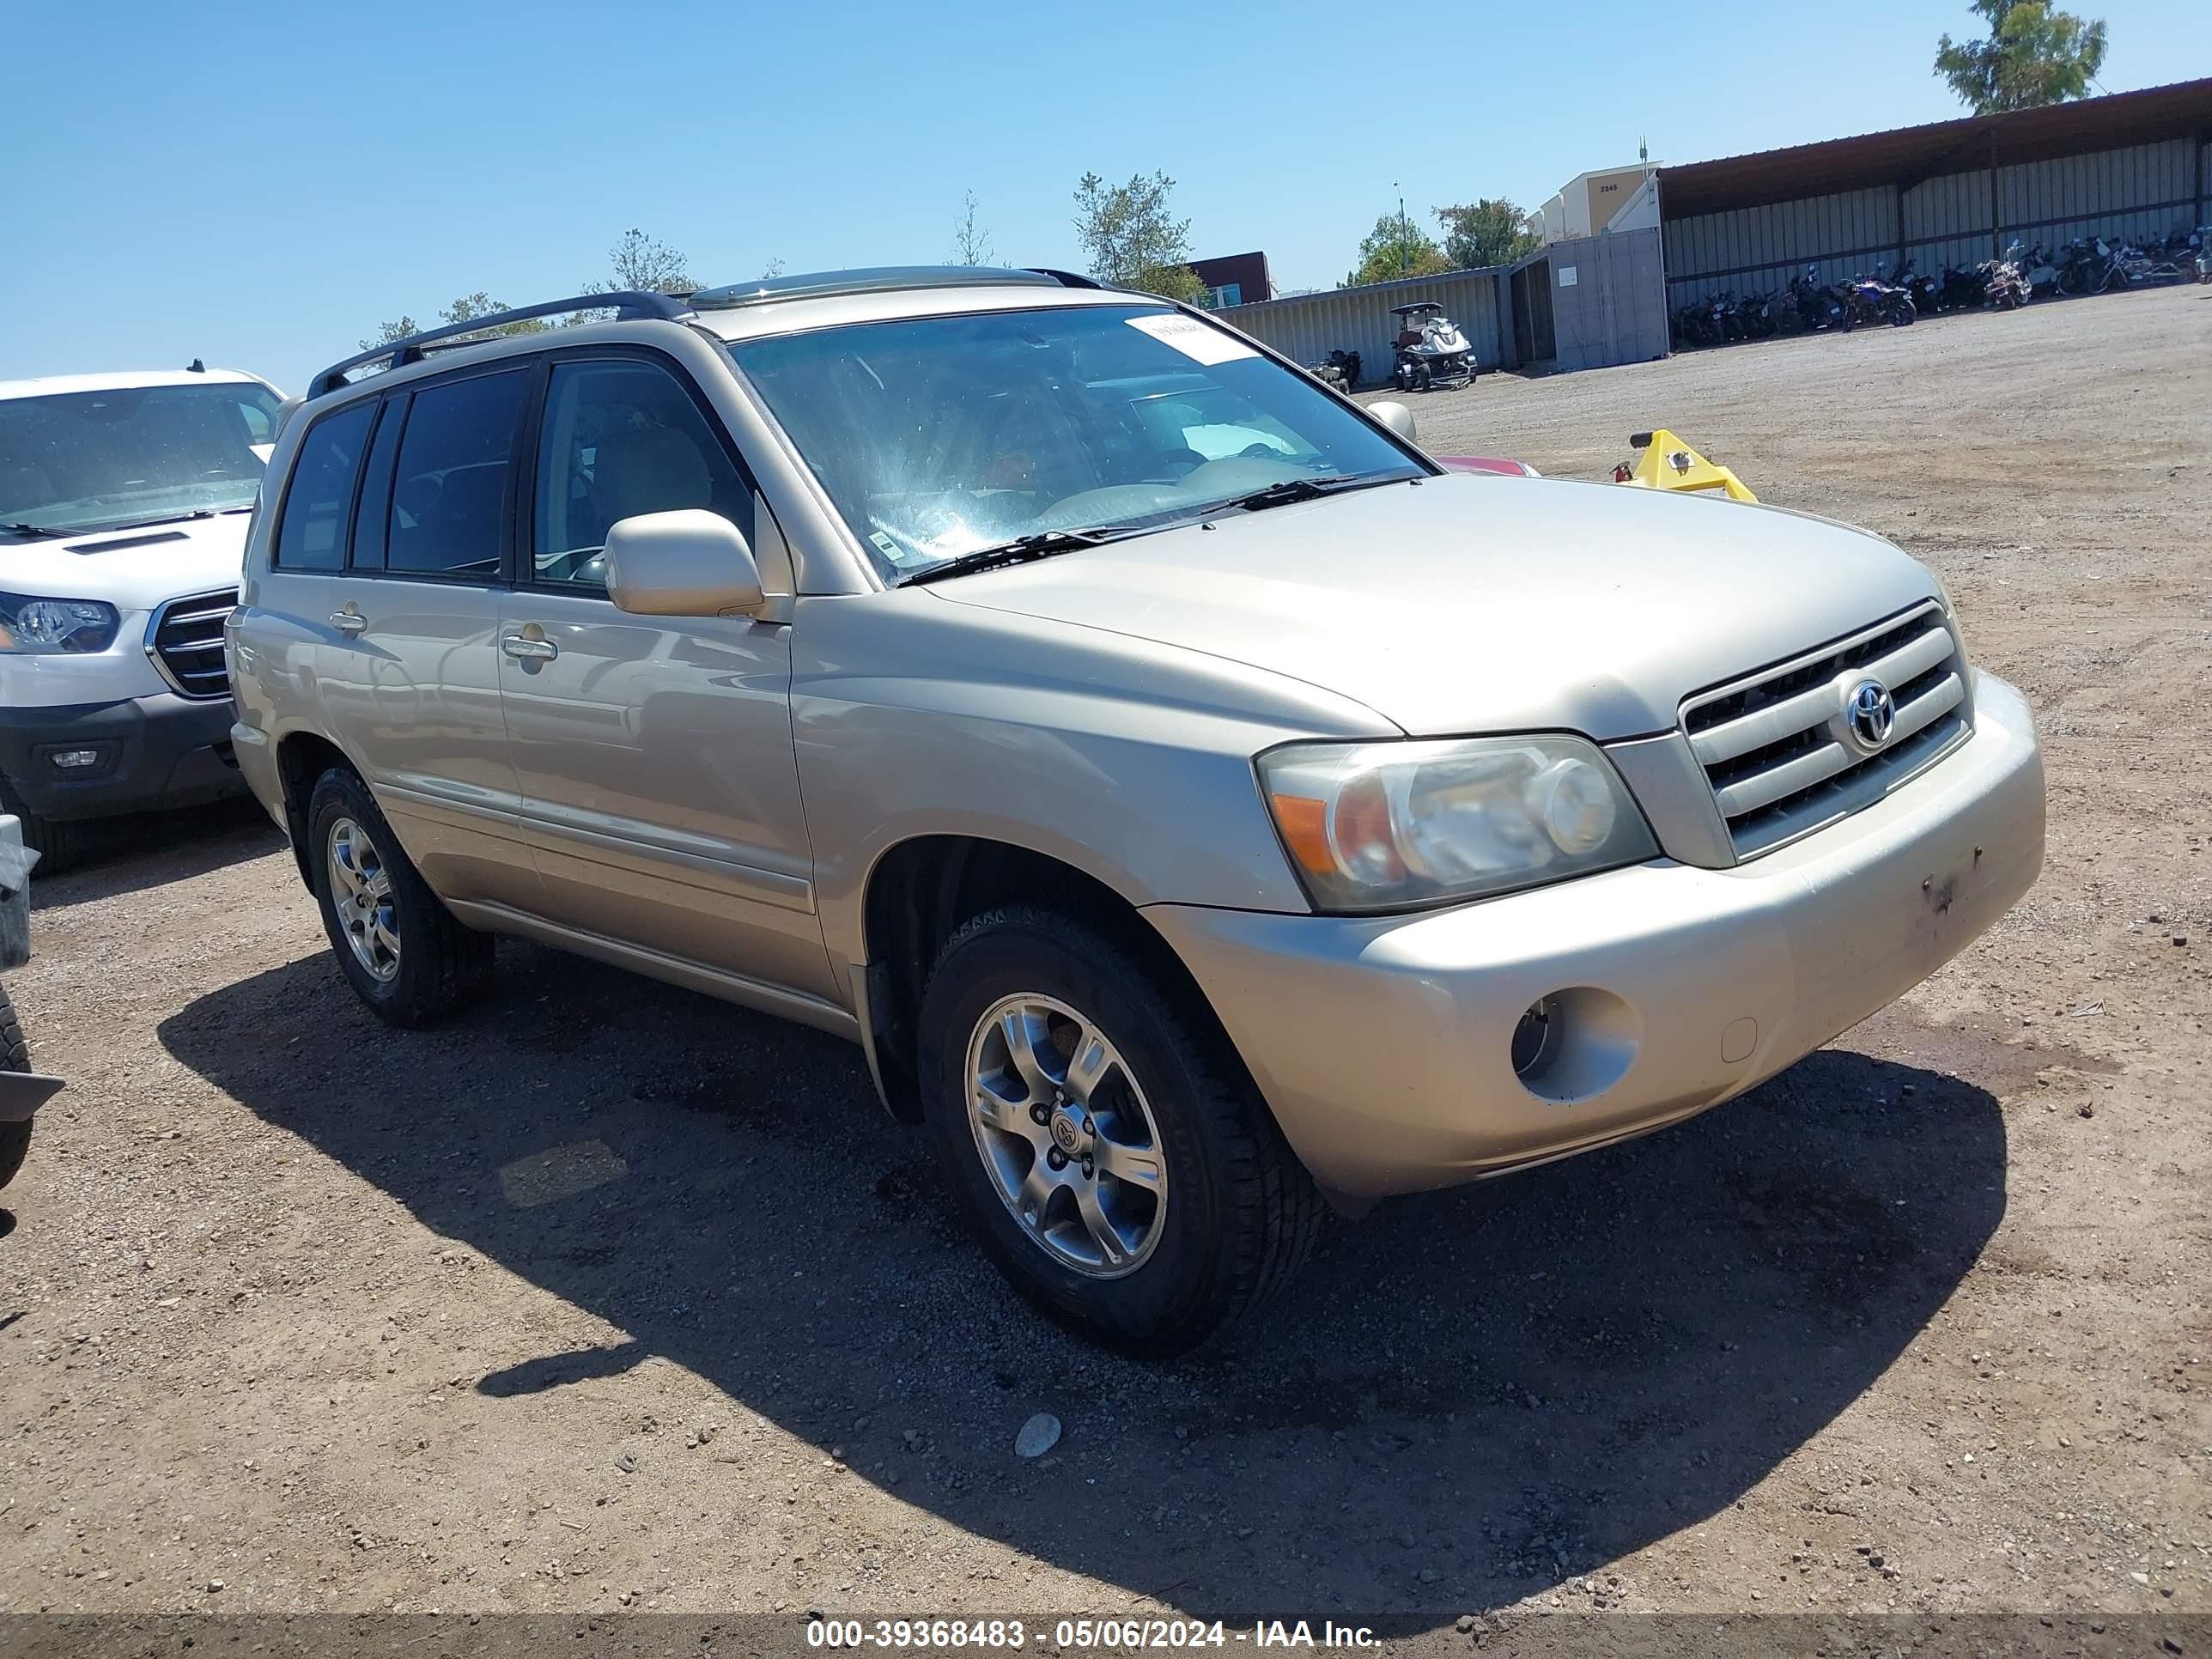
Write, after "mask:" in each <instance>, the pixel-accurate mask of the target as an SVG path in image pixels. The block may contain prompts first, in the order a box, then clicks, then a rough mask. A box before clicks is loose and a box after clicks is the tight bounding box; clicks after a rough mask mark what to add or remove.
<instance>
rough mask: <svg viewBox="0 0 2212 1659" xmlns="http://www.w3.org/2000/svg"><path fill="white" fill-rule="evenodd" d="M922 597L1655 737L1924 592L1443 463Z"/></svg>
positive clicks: (1497, 722) (1863, 545)
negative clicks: (1763, 672)
mask: <svg viewBox="0 0 2212 1659" xmlns="http://www.w3.org/2000/svg"><path fill="white" fill-rule="evenodd" d="M928 591H929V592H933V593H935V594H937V595H938V596H939V597H940V598H943V599H948V600H951V601H953V602H955V603H957V604H961V605H984V606H988V607H991V608H993V609H996V610H1000V611H1013V612H1016V613H1018V614H1021V615H1025V616H1032V617H1041V618H1050V619H1052V620H1054V621H1057V622H1062V623H1076V624H1079V625H1080V626H1084V627H1088V628H1099V629H1112V630H1113V631H1115V632H1116V633H1121V634H1127V635H1137V636H1139V637H1141V638H1144V639H1148V640H1158V641H1164V642H1165V643H1168V644H1172V645H1178V646H1182V647H1186V648H1188V649H1189V650H1193V651H1203V652H1206V653H1210V654H1212V655H1213V656H1216V657H1224V658H1228V659H1232V660H1234V661H1237V662H1242V663H1247V664H1249V665H1252V666H1254V667H1255V668H1261V669H1265V670H1267V671H1270V672H1273V673H1276V674H1282V675H1287V676H1289V677H1291V678H1294V679H1299V680H1304V681H1307V682H1309V683H1311V684H1316V685H1320V686H1323V687H1326V688H1328V690H1332V691H1335V692H1338V693H1340V694H1341V695H1343V696H1348V697H1352V698H1354V699H1357V700H1358V702H1363V703H1364V704H1366V705H1367V706H1368V707H1369V708H1372V709H1374V710H1375V711H1376V713H1377V714H1381V715H1383V717H1384V718H1385V719H1387V720H1391V721H1393V722H1395V724H1396V725H1398V726H1401V727H1402V728H1403V729H1404V730H1406V731H1407V732H1411V733H1413V734H1415V735H1417V736H1443V735H1447V734H1471V733H1475V732H1511V731H1528V730H1545V729H1551V730H1557V729H1568V730H1572V731H1577V732H1583V733H1585V734H1586V735H1588V736H1589V737H1592V738H1598V739H1600V740H1601V741H1606V740H1611V739H1613V738H1626V737H1637V736H1642V735H1645V734H1648V733H1651V732H1662V731H1670V730H1672V729H1673V728H1674V725H1675V720H1676V708H1677V707H1678V705H1679V704H1680V702H1681V700H1682V699H1683V698H1684V697H1685V696H1688V695H1689V694H1690V693H1691V692H1692V691H1698V690H1704V689H1705V687H1707V686H1711V685H1713V684H1718V683H1719V682H1721V681H1723V680H1728V679H1732V678H1735V677H1736V676H1738V675H1741V674H1743V673H1746V672H1747V671H1751V670H1753V669H1756V668H1760V667H1764V666H1765V665H1767V664H1769V663H1771V662H1775V661H1778V660H1779V659H1783V658H1785V657H1790V656H1794V655H1796V654H1797V653H1800V652H1802V651H1805V650H1808V649H1809V648H1811V647H1814V646H1817V645H1820V644H1823V643H1825V642H1826V641H1829V640H1832V639H1835V638H1837V637H1838V636H1839V635H1844V634H1848V633H1850V632H1852V631H1853V630H1855V629H1858V628H1860V627H1863V626H1864V625H1865V624H1866V623H1871V622H1875V621H1877V620H1879V619H1881V618H1882V617H1887V616H1889V615H1891V614H1892V613H1893V612H1895V611H1901V610H1903V609H1905V607H1906V606H1908V605H1915V604H1917V603H1919V602H1920V601H1922V600H1923V599H1928V598H1929V597H1930V596H1932V595H1933V594H1935V593H1936V579H1935V577H1934V576H1933V575H1932V574H1929V571H1928V570H1927V569H1925V568H1923V566H1922V565H1920V564H1919V563H1918V562H1917V561H1915V560H1914V559H1912V558H1911V557H1909V556H1906V555H1905V553H1903V552H1901V551H1899V550H1898V549H1897V548H1895V547H1893V546H1892V545H1891V544H1889V543H1887V542H1886V541H1883V540H1881V538H1878V537H1875V536H1872V535H1869V534H1868V533H1867V532H1863V531H1857V530H1852V529H1849V528H1847V527H1845V526H1841V525H1837V524H1832V523H1829V522H1827V521H1826V520H1818V519H1811V518H1807V517H1805V516H1803V515H1801V514H1798V513H1790V512H1784V511H1778V510H1776V509H1773V508H1770V507H1753V506H1749V505H1747V504H1745V503H1742V502H1737V501H1721V500H1717V499H1701V498H1699V497H1695V496H1689V495H1676V494H1671V493H1668V492H1664V491H1659V490H1651V489H1632V488H1627V487H1624V486H1622V485H1619V484H1588V483H1569V482H1566V481H1564V480H1556V481H1555V480H1548V479H1547V480H1532V479H1527V478H1504V477H1474V476H1457V477H1441V478H1430V479H1427V480H1425V481H1424V482H1423V483H1421V484H1419V486H1418V487H1417V486H1413V485H1407V484H1394V485H1384V486H1382V487H1379V488H1377V489H1371V490H1363V491H1358V492H1356V493H1354V494H1352V495H1341V496H1338V497H1336V498H1334V500H1323V501H1312V502H1308V503H1304V504H1302V505H1300V506H1297V507H1277V508H1274V509H1273V510H1272V511H1268V512H1263V513H1228V514H1225V515H1224V516H1223V517H1222V518H1221V519H1220V520H1218V521H1217V522H1216V523H1215V524H1214V525H1213V526H1212V527H1211V528H1200V526H1196V525H1191V526H1186V527H1183V528H1181V529H1176V530H1170V531H1163V532H1159V533H1158V534H1156V535H1151V536H1145V537H1140V538H1137V539H1135V540H1133V541H1130V542H1127V543H1123V544H1117V545H1113V546H1108V547H1102V548H1097V549H1086V550H1084V551H1082V552H1079V553H1072V554H1066V555H1063V556H1060V557H1057V558H1053V559H1048V560H1043V561H1041V562H1037V563H1034V564H1028V565H1019V566H1016V567H1013V568H1010V569H1006V570H999V571H991V572H987V573H985V574H980V575H975V576H965V577H962V578H960V579H958V580H954V581H948V582H945V583H943V584H941V585H938V586H932V587H931V588H930V589H929V590H928Z"/></svg>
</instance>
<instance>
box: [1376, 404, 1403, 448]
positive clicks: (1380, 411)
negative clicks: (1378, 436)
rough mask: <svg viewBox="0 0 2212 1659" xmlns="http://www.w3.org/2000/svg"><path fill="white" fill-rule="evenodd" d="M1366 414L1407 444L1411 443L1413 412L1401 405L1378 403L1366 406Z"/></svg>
mask: <svg viewBox="0 0 2212 1659" xmlns="http://www.w3.org/2000/svg"><path fill="white" fill-rule="evenodd" d="M1367 412H1368V413H1369V414H1370V415H1372V416H1374V417H1375V418H1376V420H1378V421H1380V422H1383V425H1385V426H1387V427H1389V428H1390V430H1391V431H1393V432H1395V433H1396V434H1397V435H1399V436H1400V437H1401V438H1403V439H1404V440H1405V441H1407V443H1412V442H1413V410H1410V409H1408V408H1407V407H1406V405H1405V404H1394V403H1380V404H1368V405H1367Z"/></svg>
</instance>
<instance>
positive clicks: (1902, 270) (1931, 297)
mask: <svg viewBox="0 0 2212 1659" xmlns="http://www.w3.org/2000/svg"><path fill="white" fill-rule="evenodd" d="M1889 280H1890V283H1891V284H1892V285H1893V286H1894V287H1897V288H1901V289H1904V290H1905V294H1906V295H1907V296H1908V297H1910V298H1911V301H1912V309H1913V310H1914V311H1915V312H1916V313H1918V314H1919V315H1921V316H1923V317H1932V316H1934V315H1935V314H1936V312H1937V311H1939V310H1941V309H1942V305H1943V284H1942V283H1940V282H1938V281H1937V280H1936V278H1935V277H1933V276H1922V275H1920V274H1919V273H1918V272H1917V271H1916V270H1913V269H1912V261H1911V260H1910V259H1906V260H1904V261H1902V262H1900V263H1899V265H1898V267H1897V270H1895V271H1894V272H1893V274H1892V275H1891V276H1890V279H1889Z"/></svg>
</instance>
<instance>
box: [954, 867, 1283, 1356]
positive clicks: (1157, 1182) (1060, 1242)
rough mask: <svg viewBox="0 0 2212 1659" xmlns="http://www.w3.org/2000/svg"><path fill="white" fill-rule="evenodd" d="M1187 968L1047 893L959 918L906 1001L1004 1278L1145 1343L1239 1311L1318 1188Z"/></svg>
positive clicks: (1189, 1342)
mask: <svg viewBox="0 0 2212 1659" xmlns="http://www.w3.org/2000/svg"><path fill="white" fill-rule="evenodd" d="M1190 995H1191V994H1190V993H1189V992H1188V989H1187V988H1185V987H1177V986H1175V985H1173V984H1171V983H1169V982H1166V981H1164V980H1163V979H1162V977H1161V976H1160V975H1157V974H1155V973H1153V972H1152V971H1150V970H1148V969H1146V967H1145V966H1144V965H1142V964H1141V963H1140V962H1139V960H1138V959H1137V957H1135V956H1134V955H1133V954H1132V953H1131V952H1129V951H1126V950H1125V949H1123V948H1122V946H1121V945H1118V944H1116V943H1115V942H1113V941H1112V940H1109V939H1107V938H1106V937H1104V936H1103V935H1102V934H1100V933H1097V932H1096V931H1094V930H1093V929H1091V928H1090V927H1086V926H1085V925H1084V924H1082V923H1080V922H1079V921H1073V920H1072V919H1070V918H1068V917H1066V916H1063V915H1059V914H1057V913H1055V912H1053V911H1049V910H1043V909H1037V908H1030V907H1027V906H1018V907H1010V908H1002V909H997V910H993V911H989V912H987V913H985V914H984V915H980V916H977V917H975V919H973V920H972V921H969V922H968V923H967V924H966V925H965V926H963V927H961V928H960V929H959V930H958V931H957V933H954V934H953V936H952V938H951V940H950V941H949V942H948V943H947V944H946V945H945V950H944V951H943V953H942V954H941V955H940V956H939V958H938V962H937V966H936V969H935V970H934V972H933V974H932V975H931V976H930V981H929V987H928V990H927V994H925V995H924V997H923V1000H922V1008H921V1066H922V1075H923V1078H924V1079H925V1085H926V1089H927V1115H928V1122H929V1133H930V1135H931V1138H932V1139H933V1141H934V1143H935V1147H936V1152H937V1156H938V1158H939V1161H940V1163H941V1164H942V1165H943V1167H944V1169H945V1174H946V1176H947V1178H948V1179H949V1181H950V1182H951V1186H952V1188H953V1190H954V1193H955V1194H956V1195H957V1199H958V1200H959V1204H960V1207H961V1208H962V1210H963V1212H965V1213H966V1215H967V1218H968V1220H969V1224H970V1225H972V1226H973V1227H974V1229H975V1231H976V1233H977V1234H978V1236H979V1237H981V1240H982V1243H983V1245H984V1248H985V1249H987V1251H988V1252H989V1253H990V1255H991V1257H992V1259H993V1260H994V1261H995V1262H996V1263H997V1265H998V1267H999V1268H1000V1271H1001V1272H1002V1273H1005V1274H1006V1277H1007V1279H1010V1280H1011V1281H1012V1284H1013V1285H1014V1287H1015V1289H1017V1290H1018V1291H1020V1292H1021V1293H1022V1295H1023V1296H1024V1297H1027V1298H1028V1299H1029V1300H1030V1301H1031V1302H1033V1303H1035V1304H1036V1305H1037V1306H1039V1307H1040V1308H1042V1309H1043V1310H1045V1311H1046V1312H1048V1313H1049V1314H1051V1315H1052V1316H1054V1317H1056V1318H1059V1319H1060V1320H1063V1321H1065V1322H1067V1323H1069V1324H1071V1325H1073V1326H1075V1327H1077V1328H1079V1329H1081V1330H1083V1331H1084V1332H1085V1333H1086V1334H1090V1335H1091V1336H1093V1337H1096V1338H1097V1339H1099V1340H1103V1341H1105V1342H1107V1343H1109V1344H1111V1345H1113V1346H1116V1347H1119V1348H1122V1349H1125V1350H1127V1351H1129V1352H1137V1353H1143V1354H1154V1355H1160V1354H1171V1353H1177V1352H1182V1351H1184V1350H1186V1349H1188V1348H1191V1347H1194V1346H1197V1345H1198V1344H1199V1343H1201V1342H1203V1341H1205V1340H1206V1339H1207V1338H1209V1337H1211V1336H1213V1335H1215V1334H1218V1333H1219V1332H1221V1331H1223V1330H1225V1329H1226V1328H1229V1327H1230V1326H1231V1325H1233V1324H1234V1323H1235V1322H1237V1321H1238V1320H1239V1319H1241V1318H1243V1316H1247V1315H1248V1314H1249V1313H1250V1311H1251V1310H1253V1309H1254V1308H1255V1307H1257V1306H1258V1305H1260V1304H1261V1302H1262V1301H1264V1300H1265V1299H1266V1298H1267V1297H1268V1296H1269V1295H1270V1294H1272V1293H1273V1291H1275V1290H1277V1289H1278V1288H1279V1287H1280V1285H1282V1284H1283V1283H1284V1282H1285V1281H1286V1280H1287V1279H1290V1277H1291V1274H1292V1273H1293V1272H1294V1271H1295V1270H1296V1268H1297V1267H1298V1265H1299V1264H1300V1263H1301V1262H1302V1261H1304V1258H1305V1256H1306V1255H1307V1253H1308V1251H1309V1250H1310V1249H1311V1248H1312V1244H1313V1241H1314V1238H1315V1236H1316V1232H1317V1231H1318V1230H1319V1227H1320V1225H1321V1218H1322V1200H1321V1197H1320V1194H1318V1192H1317V1191H1316V1189H1315V1188H1314V1185H1313V1182H1312V1181H1311V1180H1310V1178H1309V1177H1308V1176H1307V1175H1306V1172H1305V1170H1304V1168H1303V1167H1302V1166H1301V1165H1300V1164H1298V1162H1297V1158H1296V1157H1295V1155H1294V1154H1293V1153H1292V1152H1291V1149H1290V1147H1289V1146H1287V1145H1286V1144H1285V1141H1284V1139H1283V1138H1282V1133H1281V1131H1280V1130H1279V1128H1278V1127H1276V1125H1275V1121H1274V1119H1273V1116H1272V1115H1270V1114H1269V1112H1268V1110H1267V1105H1266V1103H1264V1102H1263V1101H1262V1100H1261V1098H1260V1096H1259V1091H1257V1090H1256V1089H1255V1087H1254V1086H1253V1084H1252V1081H1251V1079H1250V1078H1249V1075H1247V1073H1245V1070H1244V1067H1243V1063H1242V1061H1240V1060H1238V1059H1237V1055H1236V1053H1235V1052H1234V1050H1233V1049H1231V1047H1230V1045H1229V1043H1228V1042H1227V1040H1226V1039H1225V1037H1224V1036H1222V1035H1221V1033H1220V1032H1219V1030H1218V1029H1217V1028H1215V1027H1214V1025H1213V1023H1212V1018H1211V1017H1210V1015H1209V1014H1208V1013H1207V1012H1206V1010H1205V1009H1204V1008H1203V1007H1202V1006H1200V1007H1192V1006H1189V998H1190Z"/></svg>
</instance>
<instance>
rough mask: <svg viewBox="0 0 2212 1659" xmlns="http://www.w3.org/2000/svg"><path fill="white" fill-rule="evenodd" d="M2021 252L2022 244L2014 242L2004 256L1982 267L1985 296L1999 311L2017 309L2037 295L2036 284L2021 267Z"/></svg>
mask: <svg viewBox="0 0 2212 1659" xmlns="http://www.w3.org/2000/svg"><path fill="white" fill-rule="evenodd" d="M2019 254H2020V244H2019V243H2018V242H2015V243H2014V244H2013V245H2012V246H2010V247H2008V248H2007V249H2006V250H2005V257H2004V258H2002V259H1991V260H1989V261H1987V262H1986V263H1984V264H1983V265H1982V267H1981V277H1982V287H1983V294H1984V298H1985V299H1986V300H1987V301H1988V302H1989V303H1990V304H1991V305H1993V306H1995V307H1996V308H1997V309H1998V310H1999V311H2017V310H2019V309H2020V308H2021V307H2022V306H2024V305H2026V304H2027V302H2028V301H2030V300H2032V299H2033V298H2034V297H2035V289H2034V285H2033V283H2030V282H2029V281H2028V279H2027V274H2026V273H2025V272H2023V271H2022V270H2021V268H2020V260H2019Z"/></svg>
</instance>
